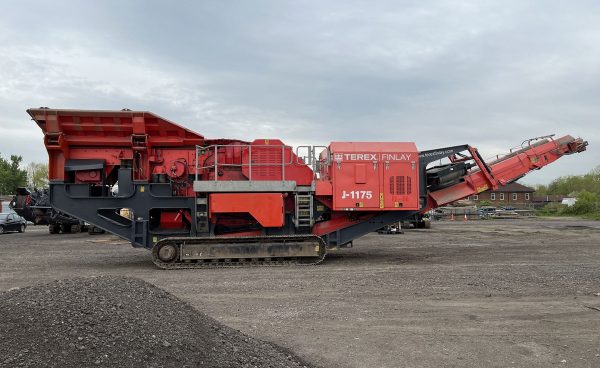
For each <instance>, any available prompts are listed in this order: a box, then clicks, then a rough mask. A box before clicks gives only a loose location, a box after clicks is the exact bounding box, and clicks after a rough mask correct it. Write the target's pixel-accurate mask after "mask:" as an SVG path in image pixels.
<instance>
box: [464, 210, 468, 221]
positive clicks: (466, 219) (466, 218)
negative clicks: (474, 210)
mask: <svg viewBox="0 0 600 368" xmlns="http://www.w3.org/2000/svg"><path fill="white" fill-rule="evenodd" d="M468 220H469V218H468V217H467V213H466V212H465V221H468Z"/></svg>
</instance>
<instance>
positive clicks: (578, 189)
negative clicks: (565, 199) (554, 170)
mask: <svg viewBox="0 0 600 368" xmlns="http://www.w3.org/2000/svg"><path fill="white" fill-rule="evenodd" d="M535 190H536V195H537V196H546V195H561V196H569V197H575V198H577V202H575V204H574V205H572V206H566V205H562V204H553V205H547V206H545V207H544V208H543V209H542V211H541V214H545V215H577V216H584V217H588V218H593V219H597V220H600V166H598V167H596V168H595V169H593V170H592V171H590V172H589V173H587V174H585V175H579V176H561V177H559V178H557V179H554V180H553V181H552V182H551V183H550V184H548V185H536V186H535Z"/></svg>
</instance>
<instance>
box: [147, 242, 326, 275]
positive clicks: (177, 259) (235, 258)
mask: <svg viewBox="0 0 600 368" xmlns="http://www.w3.org/2000/svg"><path fill="white" fill-rule="evenodd" d="M163 248H165V249H163ZM161 249H162V250H161ZM326 254H327V248H326V246H325V242H324V241H323V239H321V238H320V237H318V236H315V235H282V236H258V237H254V236H253V237H202V238H189V237H173V238H165V239H162V240H160V241H159V242H157V243H156V244H155V245H154V247H153V248H152V260H153V262H154V264H155V265H156V266H157V267H159V268H162V269H169V270H170V269H186V268H232V267H233V268H238V267H257V266H258V267H273V266H290V265H300V266H310V265H316V264H319V263H321V262H322V261H323V260H324V259H325V256H326ZM161 258H162V259H161ZM167 259H170V260H167Z"/></svg>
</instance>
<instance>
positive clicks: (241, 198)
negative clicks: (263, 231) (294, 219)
mask: <svg viewBox="0 0 600 368" xmlns="http://www.w3.org/2000/svg"><path fill="white" fill-rule="evenodd" d="M208 208H209V212H210V217H211V218H212V217H213V215H214V214H217V213H249V214H250V215H251V216H252V217H254V218H255V219H256V221H258V222H259V223H260V224H261V225H262V226H263V227H281V226H283V222H284V221H283V220H284V211H283V194H281V193H215V194H210V195H209V202H208Z"/></svg>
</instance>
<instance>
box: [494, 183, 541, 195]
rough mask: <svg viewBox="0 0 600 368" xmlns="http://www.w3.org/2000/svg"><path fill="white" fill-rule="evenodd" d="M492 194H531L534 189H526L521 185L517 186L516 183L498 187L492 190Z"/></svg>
mask: <svg viewBox="0 0 600 368" xmlns="http://www.w3.org/2000/svg"><path fill="white" fill-rule="evenodd" d="M494 192H500V193H533V192H535V189H533V188H530V187H527V186H525V185H523V184H519V183H517V182H512V183H510V184H506V185H500V186H498V189H496V190H494Z"/></svg>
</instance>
